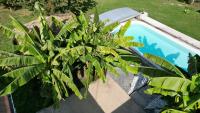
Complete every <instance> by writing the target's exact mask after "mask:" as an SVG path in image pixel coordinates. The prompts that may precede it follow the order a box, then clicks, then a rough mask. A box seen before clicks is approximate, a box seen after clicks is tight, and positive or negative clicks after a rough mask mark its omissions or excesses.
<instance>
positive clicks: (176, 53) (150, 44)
mask: <svg viewBox="0 0 200 113" xmlns="http://www.w3.org/2000/svg"><path fill="white" fill-rule="evenodd" d="M125 35H126V36H133V37H134V39H133V40H134V41H136V42H140V43H143V44H144V47H142V48H135V49H136V50H138V51H139V52H140V53H142V54H143V53H150V54H153V55H156V56H160V57H162V58H164V59H165V60H167V61H169V62H171V63H172V64H174V65H177V66H179V67H181V68H183V69H184V70H187V66H188V63H187V61H188V55H189V53H191V54H194V53H193V52H192V51H190V50H189V49H187V48H185V47H183V46H181V45H180V44H178V43H176V42H174V41H172V40H170V39H169V38H167V37H166V36H165V35H163V34H161V33H159V32H156V31H154V30H153V29H150V28H148V27H145V26H144V25H143V24H139V23H134V24H132V25H131V26H130V28H129V29H128V30H127V32H126V33H125Z"/></svg>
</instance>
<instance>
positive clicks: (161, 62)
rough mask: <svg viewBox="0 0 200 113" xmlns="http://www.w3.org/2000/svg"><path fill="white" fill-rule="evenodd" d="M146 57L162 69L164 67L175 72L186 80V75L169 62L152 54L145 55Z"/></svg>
mask: <svg viewBox="0 0 200 113" xmlns="http://www.w3.org/2000/svg"><path fill="white" fill-rule="evenodd" d="M144 57H146V58H147V59H149V60H151V61H152V62H153V63H155V64H158V65H160V66H161V67H164V68H166V69H168V70H170V71H172V72H175V73H176V74H177V75H179V76H180V77H183V78H185V76H184V74H183V73H182V72H181V71H180V70H179V69H178V68H176V66H174V65H173V64H171V63H169V62H168V61H166V60H164V59H162V58H160V57H158V56H155V55H151V54H144Z"/></svg>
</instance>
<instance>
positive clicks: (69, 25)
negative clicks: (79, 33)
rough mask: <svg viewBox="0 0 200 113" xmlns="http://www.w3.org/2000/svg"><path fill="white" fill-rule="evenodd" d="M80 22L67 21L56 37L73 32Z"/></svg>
mask: <svg viewBox="0 0 200 113" xmlns="http://www.w3.org/2000/svg"><path fill="white" fill-rule="evenodd" d="M78 25H79V24H78V23H77V22H75V21H73V22H70V23H66V24H64V25H63V27H62V28H61V30H60V32H59V33H58V35H57V36H56V39H58V38H62V36H63V35H64V34H66V33H67V32H70V33H71V32H72V30H73V29H75V28H76V27H77V26H78Z"/></svg>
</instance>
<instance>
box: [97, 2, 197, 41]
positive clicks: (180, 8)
mask: <svg viewBox="0 0 200 113" xmlns="http://www.w3.org/2000/svg"><path fill="white" fill-rule="evenodd" d="M179 1H180V0H179ZM97 2H98V10H99V11H100V12H104V11H108V10H111V9H114V8H119V7H130V8H133V9H136V10H139V11H146V12H148V13H149V15H150V17H152V18H154V19H156V20H158V21H160V22H162V23H164V24H166V25H168V26H170V27H172V28H174V29H176V30H178V31H180V32H182V33H185V34H187V35H189V36H191V37H193V38H196V39H198V40H200V13H199V12H197V10H200V3H196V4H194V5H187V4H184V3H182V2H178V0H97ZM187 9H189V10H187ZM185 10H187V13H185Z"/></svg>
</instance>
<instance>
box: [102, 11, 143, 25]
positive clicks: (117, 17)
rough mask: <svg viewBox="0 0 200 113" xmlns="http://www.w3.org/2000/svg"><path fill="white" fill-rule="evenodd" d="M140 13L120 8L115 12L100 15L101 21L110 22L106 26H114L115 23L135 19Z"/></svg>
mask: <svg viewBox="0 0 200 113" xmlns="http://www.w3.org/2000/svg"><path fill="white" fill-rule="evenodd" d="M139 15H140V13H139V12H138V11H136V10H133V9H131V8H127V7H124V8H118V9H114V10H110V11H107V12H105V13H102V14H100V15H99V18H100V20H102V21H106V20H109V21H108V22H107V23H106V25H109V24H112V23H114V22H117V21H119V22H123V21H126V20H128V19H131V18H134V17H137V16H139Z"/></svg>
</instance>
